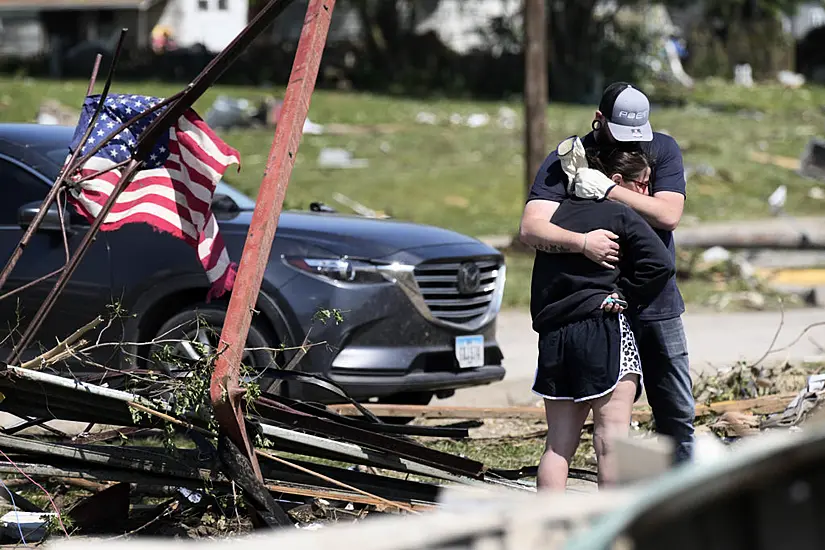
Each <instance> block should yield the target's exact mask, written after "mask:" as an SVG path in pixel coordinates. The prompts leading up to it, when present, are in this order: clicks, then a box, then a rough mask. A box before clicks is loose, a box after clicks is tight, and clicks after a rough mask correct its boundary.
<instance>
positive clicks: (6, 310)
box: [0, 155, 114, 359]
mask: <svg viewBox="0 0 825 550" xmlns="http://www.w3.org/2000/svg"><path fill="white" fill-rule="evenodd" d="M48 191H49V184H48V183H47V180H46V179H45V178H44V177H43V176H41V175H40V174H38V173H37V172H35V171H34V170H32V169H31V168H30V167H28V166H25V165H24V164H22V163H20V162H18V161H16V160H14V159H11V158H9V157H5V156H3V155H0V262H1V263H2V265H5V264H6V262H7V261H8V259H9V257H10V256H11V254H12V252H13V250H14V248H15V246H16V245H17V243H18V242H19V240H20V238H21V237H22V236H23V232H24V228H23V227H21V224H20V212H21V209H22V208H23V207H24V206H26V205H31V204H32V203H39V202H41V201H42V200H43V199H44V198H45V197H46V194H47V193H48ZM68 208H69V212H71V207H68ZM69 212H67V213H69ZM68 221H69V234H68V237H67V240H68V246H69V250H70V251H73V250H74V249H75V248H76V247H77V245H78V244H79V243H80V241H81V239H82V238H83V235H84V233H85V232H86V230H87V228H88V224H86V223H85V222H82V220H80V219H79V217H78V216H77V215H72V216H70V218H69V219H68ZM65 263H66V249H65V246H64V239H63V236H62V232H61V231H60V230H59V229H55V228H53V227H51V228H49V227H44V228H43V229H41V230H39V231H37V232H36V233H35V234H34V235H33V237H32V239H31V241H30V243H29V245H28V246H27V247H26V249H25V251H24V253H23V255H22V257H21V258H20V260H19V262H18V263H17V266H16V267H15V269H14V270H13V271H12V273H11V276H10V277H9V279H8V281H7V282H6V286H5V287H4V288H3V289H0V338H2V345H0V349H2V351H3V352H4V353H3V357H0V359H5V357H6V354H7V353H8V351H10V350H11V348H12V347H13V342H14V341H15V340H17V339H18V337H19V335H20V334H22V332H23V331H24V330H25V328H26V326H27V324H28V323H29V322H30V321H31V319H32V317H33V316H34V314H35V313H36V312H37V310H38V308H39V307H40V305H41V304H42V303H43V301H44V299H45V297H46V296H47V295H48V293H49V291H50V290H51V289H52V287H53V286H54V283H55V281H56V277H52V278H50V279H48V280H47V281H43V282H39V283H36V284H33V285H32V286H31V287H28V288H26V289H23V290H19V289H21V288H22V287H24V286H25V285H28V284H29V283H32V282H33V281H36V280H37V279H39V278H41V277H42V276H44V275H46V274H48V273H51V272H53V271H55V270H57V269H60V267H62V266H63V265H65ZM15 290H17V291H18V292H16V293H15V294H13V295H11V296H9V295H8V293H9V292H12V291H15ZM113 301H114V300H113V299H112V292H111V266H110V263H109V249H108V244H107V240H106V238H105V235H103V236H100V237H98V239H96V240H95V242H94V243H93V244H92V246H91V247H90V248H89V251H88V253H87V254H86V256H85V257H84V259H83V261H82V262H81V263H80V265H79V266H78V268H77V270H76V271H75V273H74V275H73V277H72V278H71V279H70V280H69V283H68V285H67V286H66V289H65V290H64V292H63V293H62V294H61V296H60V297H59V298H58V300H57V302H56V304H55V307H54V309H53V310H52V311H51V313H50V314H49V315H48V316H47V317H46V320H45V322H44V323H43V325H42V327H41V329H40V330H39V332H38V333H37V334H36V335H35V340H34V343H33V344H32V346H31V347H30V349H29V351H28V352H27V353H26V356H27V357H31V356H34V355H36V353H35V352H36V351H38V350H42V349H49V348H51V347H53V346H54V345H55V342H56V341H57V340H58V339H63V338H65V337H66V336H68V335H69V334H71V333H72V332H74V331H75V330H77V329H78V328H80V327H81V326H83V325H85V324H86V323H88V322H89V321H90V320H91V319H93V318H94V317H95V316H97V315H99V314H105V313H106V310H107V305H109V304H111V303H112V302H113Z"/></svg>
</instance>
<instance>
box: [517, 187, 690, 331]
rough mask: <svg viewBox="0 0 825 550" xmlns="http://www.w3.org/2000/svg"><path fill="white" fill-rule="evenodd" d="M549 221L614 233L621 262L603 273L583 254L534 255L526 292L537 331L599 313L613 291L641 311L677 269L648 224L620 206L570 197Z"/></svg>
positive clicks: (570, 226) (601, 268)
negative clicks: (528, 293)
mask: <svg viewBox="0 0 825 550" xmlns="http://www.w3.org/2000/svg"><path fill="white" fill-rule="evenodd" d="M551 221H552V222H553V223H554V224H556V225H558V226H559V227H563V228H565V229H567V230H570V231H578V232H582V233H585V232H587V231H592V230H594V229H599V228H602V229H608V230H610V231H612V232H614V233H615V234H616V235H618V236H619V246H620V247H621V259H620V260H619V264H618V265H617V266H616V269H607V268H605V267H602V266H601V265H599V264H597V263H596V262H593V261H591V260H589V259H587V257H585V256H584V255H583V254H576V253H565V254H547V253H545V252H541V251H537V252H536V260H535V264H534V266H533V281H532V288H531V293H530V313H531V315H532V317H533V328H534V330H535V331H536V332H539V333H542V332H545V331H547V330H552V329H555V328H558V327H560V326H562V325H566V324H569V323H573V322H576V321H580V320H582V319H585V318H588V317H592V316H593V315H599V314H601V310H600V306H601V304H602V302H603V301H604V299H605V298H606V297H607V296H608V295H610V294H612V293H613V292H618V293H619V294H621V295H622V296H624V297H625V299H626V300H627V301H628V305H629V306H630V309H629V312H636V311H637V310H639V309H641V310H642V312H644V308H646V307H648V305H649V304H650V303H651V301H653V300H654V299H655V298H656V297H657V296H659V295H660V294H661V292H662V290H663V289H664V288H665V287H666V286H667V284H668V282H669V281H670V280H671V278H672V277H673V275H674V273H675V271H676V270H675V268H674V265H673V260H672V259H671V256H670V253H669V251H668V250H667V248H665V245H664V244H663V243H662V240H661V239H660V238H659V237H658V236H657V235H656V233H654V232H653V229H652V228H651V227H650V225H649V224H648V223H647V222H646V221H645V220H644V219H643V218H642V217H641V216H640V215H639V214H637V213H636V212H635V211H633V209H631V208H630V207H628V206H625V205H623V204H621V203H618V202H612V201H594V200H587V199H579V198H576V197H572V198H568V199H565V200H563V201H562V202H561V204H560V205H559V207H558V209H557V210H556V212H555V213H554V214H553V217H552V219H551Z"/></svg>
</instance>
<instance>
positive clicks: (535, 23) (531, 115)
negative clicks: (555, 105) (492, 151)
mask: <svg viewBox="0 0 825 550" xmlns="http://www.w3.org/2000/svg"><path fill="white" fill-rule="evenodd" d="M524 39H525V45H524V63H525V70H524V75H525V78H524V155H525V163H524V165H525V170H526V174H525V184H526V188H527V193H529V192H530V186H531V185H532V184H533V179H534V178H535V177H536V174H537V173H538V171H539V168H540V167H541V163H542V162H543V161H544V157H545V155H546V154H547V147H546V143H545V134H546V125H547V123H546V121H547V49H546V48H547V19H546V12H545V7H544V0H525V5H524Z"/></svg>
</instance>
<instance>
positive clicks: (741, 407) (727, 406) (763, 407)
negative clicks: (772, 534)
mask: <svg viewBox="0 0 825 550" xmlns="http://www.w3.org/2000/svg"><path fill="white" fill-rule="evenodd" d="M795 395H796V394H793V393H783V394H778V395H766V396H764V397H757V398H755V399H740V400H733V401H720V402H718V403H712V404H710V405H704V404H699V405H697V406H696V416H697V417H702V416H708V415H710V414H722V413H726V412H744V411H749V412H752V413H753V414H773V413H777V412H781V411H783V410H785V407H786V406H787V405H788V403H790V402H791V400H792V399H793V398H794V396H795ZM365 406H366V407H367V409H369V410H370V412H372V413H373V414H374V415H376V416H378V417H389V418H398V417H402V418H403V417H414V418H441V419H448V418H449V419H479V420H484V419H496V418H498V419H502V418H503V419H508V418H509V419H522V420H544V407H531V406H526V407H450V406H438V405H365ZM329 408H330V409H331V410H332V411H334V412H336V413H338V414H342V415H345V416H358V415H360V413H359V412H358V411H357V410H356V409H355V407H353V406H352V405H330V406H329ZM650 418H651V410H650V407H646V406H643V407H635V408H634V409H633V420H635V421H637V422H645V421H648V420H650Z"/></svg>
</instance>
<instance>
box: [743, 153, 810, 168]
mask: <svg viewBox="0 0 825 550" xmlns="http://www.w3.org/2000/svg"><path fill="white" fill-rule="evenodd" d="M748 157H749V158H750V159H751V160H752V161H753V162H758V163H759V164H770V165H773V166H778V167H779V168H785V169H786V170H793V171H794V172H796V171H798V170H799V168H800V166H801V163H800V162H799V159H795V158H792V157H783V156H780V155H771V154H769V153H764V152H762V151H750V152H749V153H748Z"/></svg>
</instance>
